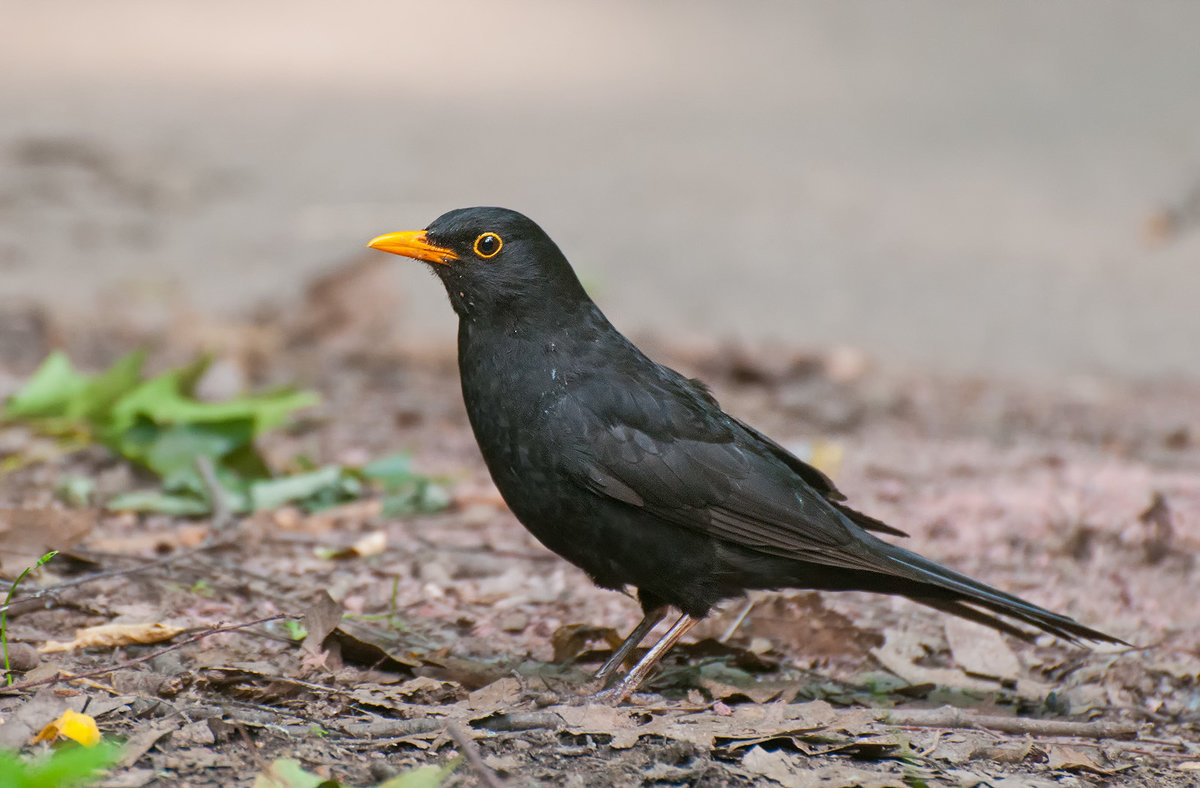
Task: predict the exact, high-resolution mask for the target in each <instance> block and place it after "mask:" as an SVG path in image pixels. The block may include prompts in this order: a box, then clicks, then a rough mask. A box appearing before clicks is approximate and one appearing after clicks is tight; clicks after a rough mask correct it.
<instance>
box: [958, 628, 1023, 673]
mask: <svg viewBox="0 0 1200 788" xmlns="http://www.w3.org/2000/svg"><path fill="white" fill-rule="evenodd" d="M943 626H944V628H945V630H946V640H947V641H948V642H949V643H950V652H951V653H952V654H953V655H954V661H955V663H957V664H958V666H959V667H960V668H962V669H963V670H964V671H966V672H967V673H970V674H972V675H976V676H988V677H990V678H995V679H1011V680H1015V679H1016V678H1017V676H1018V675H1019V674H1020V672H1021V663H1020V661H1019V660H1018V659H1017V655H1016V654H1014V653H1013V650H1012V649H1011V648H1009V647H1008V644H1007V643H1005V642H1004V638H1003V636H1001V634H1000V633H999V632H997V631H996V630H994V629H988V628H987V627H985V626H982V625H980V624H976V623H975V622H974V621H966V620H964V619H961V618H954V617H948V618H947V619H946V621H945V624H944V625H943Z"/></svg>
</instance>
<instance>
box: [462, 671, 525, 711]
mask: <svg viewBox="0 0 1200 788" xmlns="http://www.w3.org/2000/svg"><path fill="white" fill-rule="evenodd" d="M520 699H521V682H519V681H517V680H516V679H514V678H513V677H512V676H505V677H504V678H502V679H498V680H496V681H493V682H492V683H491V684H488V685H487V686H485V687H480V688H479V689H477V690H475V691H474V692H472V693H471V694H470V695H468V696H467V699H466V700H465V701H463V703H464V705H466V707H467V708H469V709H474V710H475V711H477V712H484V713H487V714H491V713H492V712H494V711H498V710H500V709H506V708H509V707H511V706H514V705H516V703H517V701H518V700H520Z"/></svg>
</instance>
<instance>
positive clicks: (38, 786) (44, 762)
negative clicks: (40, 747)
mask: <svg viewBox="0 0 1200 788" xmlns="http://www.w3.org/2000/svg"><path fill="white" fill-rule="evenodd" d="M120 758H121V748H120V747H119V746H118V745H115V744H112V743H109V742H101V743H100V744H97V745H96V746H95V747H82V746H66V747H60V748H59V749H57V750H54V751H53V752H52V753H51V754H50V756H49V757H47V758H43V759H41V760H38V761H34V762H33V763H31V764H27V765H26V767H25V782H24V785H26V786H29V788H67V786H73V785H83V784H85V783H87V782H92V780H91V779H89V778H93V777H94V776H95V775H96V772H98V771H100V770H101V769H107V768H108V767H110V766H112V765H113V764H115V763H116V762H117V761H118V760H120Z"/></svg>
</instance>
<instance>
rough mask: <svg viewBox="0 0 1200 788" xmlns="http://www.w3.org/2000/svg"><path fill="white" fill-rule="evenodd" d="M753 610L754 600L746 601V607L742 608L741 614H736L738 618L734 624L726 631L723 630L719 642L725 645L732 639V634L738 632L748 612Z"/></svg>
mask: <svg viewBox="0 0 1200 788" xmlns="http://www.w3.org/2000/svg"><path fill="white" fill-rule="evenodd" d="M753 609H754V600H753V599H750V600H747V601H746V605H745V606H744V607H743V608H742V612H741V613H738V617H737V618H736V619H734V622H733V623H732V624H730V625H729V628H728V629H726V630H725V634H724V635H721V638H720V641H719V642H721V643H727V642H728V641H729V639H730V638H731V637H733V633H734V632H737V631H738V627H740V626H741V625H742V622H743V621H745V620H746V616H748V615H750V611H751V610H753Z"/></svg>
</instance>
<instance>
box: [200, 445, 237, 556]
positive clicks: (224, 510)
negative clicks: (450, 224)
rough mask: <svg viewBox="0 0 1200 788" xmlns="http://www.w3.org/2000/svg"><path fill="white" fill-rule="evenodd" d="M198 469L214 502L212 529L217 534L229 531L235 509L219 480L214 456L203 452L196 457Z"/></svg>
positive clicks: (210, 499)
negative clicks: (213, 460) (211, 456)
mask: <svg viewBox="0 0 1200 788" xmlns="http://www.w3.org/2000/svg"><path fill="white" fill-rule="evenodd" d="M196 470H197V471H198V472H199V473H200V480H201V481H203V482H204V490H205V492H207V493H208V501H209V503H211V504H212V531H211V532H210V534H209V538H211V537H212V536H213V535H215V534H219V533H222V532H224V531H227V530H228V529H229V527H230V526H231V525H233V509H231V508H230V506H229V495H228V494H227V493H226V492H225V488H224V487H222V486H221V483H220V482H219V481H217V469H216V468H214V467H213V462H212V458H210V457H208V456H207V455H204V454H201V455H199V456H198V457H196Z"/></svg>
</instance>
